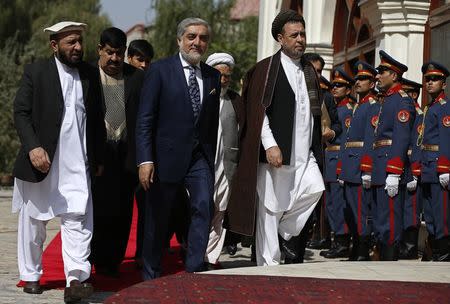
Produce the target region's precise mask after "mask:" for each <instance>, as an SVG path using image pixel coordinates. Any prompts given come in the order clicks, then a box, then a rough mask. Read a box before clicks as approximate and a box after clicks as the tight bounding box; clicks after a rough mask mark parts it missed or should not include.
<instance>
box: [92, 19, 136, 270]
mask: <svg viewBox="0 0 450 304" xmlns="http://www.w3.org/2000/svg"><path fill="white" fill-rule="evenodd" d="M126 43H127V36H126V35H125V33H124V32H123V31H121V30H120V29H118V28H115V27H110V28H107V29H105V30H104V31H103V32H102V33H101V34H100V42H99V45H98V54H99V60H98V63H97V65H98V67H97V69H98V73H97V74H98V76H99V77H98V82H99V83H100V84H101V89H102V97H103V98H102V99H100V100H99V101H98V102H99V103H100V104H102V106H103V109H104V111H105V119H104V124H105V126H106V137H107V141H106V152H105V171H104V174H103V176H101V177H98V178H96V180H95V184H94V187H93V198H94V235H93V237H92V252H91V256H90V260H91V262H92V263H93V264H94V266H95V271H96V273H97V274H103V275H107V276H118V275H119V265H120V263H121V262H122V260H123V258H124V256H125V251H126V248H127V244H128V236H129V233H130V227H131V219H132V213H133V196H134V189H135V188H136V186H137V183H138V179H137V169H136V165H135V163H136V161H135V154H136V153H135V140H134V138H135V137H134V131H135V124H136V110H137V105H138V103H139V98H140V93H141V87H142V81H143V79H144V73H143V72H142V71H141V70H140V69H136V68H134V67H133V66H131V65H129V64H126V63H124V58H125V49H126Z"/></svg>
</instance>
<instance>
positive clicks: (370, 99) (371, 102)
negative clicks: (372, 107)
mask: <svg viewBox="0 0 450 304" xmlns="http://www.w3.org/2000/svg"><path fill="white" fill-rule="evenodd" d="M369 103H370V104H375V103H377V100H376V99H375V98H373V97H369Z"/></svg>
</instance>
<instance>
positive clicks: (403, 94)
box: [398, 90, 409, 97]
mask: <svg viewBox="0 0 450 304" xmlns="http://www.w3.org/2000/svg"><path fill="white" fill-rule="evenodd" d="M398 93H399V94H400V95H401V96H402V97H409V95H408V94H406V92H405V91H403V90H399V91H398Z"/></svg>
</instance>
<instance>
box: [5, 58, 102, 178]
mask: <svg viewBox="0 0 450 304" xmlns="http://www.w3.org/2000/svg"><path fill="white" fill-rule="evenodd" d="M78 72H79V74H80V79H81V83H82V87H83V99H84V106H85V109H86V117H87V118H86V120H87V121H86V145H87V155H88V161H89V167H90V173H91V174H94V173H95V171H96V169H97V166H98V165H99V164H102V163H103V151H104V143H105V139H106V133H105V132H106V131H105V126H104V123H103V112H102V110H101V104H100V102H99V101H100V98H101V95H100V94H101V93H100V87H99V83H98V80H97V78H96V75H97V74H96V71H95V69H94V68H92V67H91V66H90V65H89V64H88V63H85V62H82V63H80V65H79V67H78ZM63 110H64V99H63V95H62V90H61V83H60V80H59V75H58V70H57V67H56V62H55V58H54V57H53V56H52V57H51V58H50V59H48V60H43V61H38V62H35V63H32V64H29V65H27V66H26V67H25V70H24V74H23V76H22V80H21V83H20V87H19V90H18V91H17V94H16V99H15V100H14V123H15V127H16V129H17V133H18V134H19V138H20V142H21V144H22V146H21V148H20V150H19V153H18V156H17V159H16V163H15V166H14V172H13V173H14V176H15V177H17V178H19V179H21V180H24V181H28V182H33V183H36V182H40V181H42V180H43V179H44V178H45V177H46V176H47V173H42V172H40V171H38V170H37V169H35V168H34V167H33V165H32V164H31V161H30V158H29V156H28V153H29V152H30V151H31V150H32V149H34V148H37V147H42V148H43V149H44V150H45V151H47V153H48V155H49V158H50V161H53V156H54V154H55V150H56V146H57V144H58V140H59V132H60V130H61V123H62V119H63Z"/></svg>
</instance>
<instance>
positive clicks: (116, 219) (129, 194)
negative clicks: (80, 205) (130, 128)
mask: <svg viewBox="0 0 450 304" xmlns="http://www.w3.org/2000/svg"><path fill="white" fill-rule="evenodd" d="M106 148H107V151H106V152H107V153H105V155H106V156H105V169H104V172H103V175H102V176H100V177H96V178H95V181H94V184H93V187H92V188H93V205H94V233H93V235H92V241H91V255H90V257H89V260H90V261H91V263H92V264H94V265H95V266H96V268H100V267H101V268H108V269H109V270H113V271H114V270H117V267H118V266H119V265H120V263H121V262H122V260H123V258H124V256H125V251H126V249H127V244H128V236H129V234H130V228H131V220H132V215H133V194H134V189H135V188H136V184H137V175H136V174H133V173H130V172H129V171H127V170H125V169H124V167H123V166H122V164H123V163H124V161H123V159H124V156H125V143H111V142H108V144H107V146H106Z"/></svg>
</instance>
